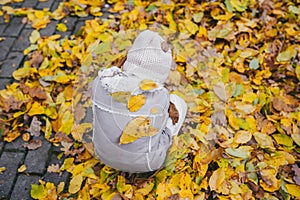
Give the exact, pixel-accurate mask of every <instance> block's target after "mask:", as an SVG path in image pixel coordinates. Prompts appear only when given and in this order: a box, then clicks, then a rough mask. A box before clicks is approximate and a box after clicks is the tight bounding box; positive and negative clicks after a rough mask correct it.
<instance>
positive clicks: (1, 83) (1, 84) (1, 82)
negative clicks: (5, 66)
mask: <svg viewBox="0 0 300 200" xmlns="http://www.w3.org/2000/svg"><path fill="white" fill-rule="evenodd" d="M11 82H12V80H11V78H0V90H3V89H5V88H6V86H7V85H9V84H11Z"/></svg>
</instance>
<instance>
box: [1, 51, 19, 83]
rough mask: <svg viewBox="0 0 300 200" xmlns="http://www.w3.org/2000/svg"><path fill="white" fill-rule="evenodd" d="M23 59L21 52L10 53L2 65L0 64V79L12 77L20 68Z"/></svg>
mask: <svg viewBox="0 0 300 200" xmlns="http://www.w3.org/2000/svg"><path fill="white" fill-rule="evenodd" d="M23 57H24V56H23V53H21V52H10V53H9V54H8V56H7V58H6V60H5V61H4V62H3V64H0V77H12V74H13V72H14V71H15V70H16V69H17V68H18V67H19V66H20V64H21V62H22V60H23Z"/></svg>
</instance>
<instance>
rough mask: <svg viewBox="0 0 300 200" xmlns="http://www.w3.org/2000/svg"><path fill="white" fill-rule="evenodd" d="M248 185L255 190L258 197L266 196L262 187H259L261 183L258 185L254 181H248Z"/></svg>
mask: <svg viewBox="0 0 300 200" xmlns="http://www.w3.org/2000/svg"><path fill="white" fill-rule="evenodd" d="M247 185H248V187H249V188H250V189H251V190H252V191H253V193H254V195H255V197H256V198H258V199H262V198H264V196H265V192H264V190H263V189H262V188H261V187H259V185H256V184H255V183H253V182H252V181H248V182H247Z"/></svg>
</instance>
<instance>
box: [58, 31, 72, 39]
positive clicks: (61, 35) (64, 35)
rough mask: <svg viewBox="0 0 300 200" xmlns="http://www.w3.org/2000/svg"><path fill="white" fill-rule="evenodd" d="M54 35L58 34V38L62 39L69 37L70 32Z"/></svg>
mask: <svg viewBox="0 0 300 200" xmlns="http://www.w3.org/2000/svg"><path fill="white" fill-rule="evenodd" d="M56 34H59V35H60V38H61V39H63V38H65V37H69V36H70V35H71V32H70V31H66V32H59V31H58V32H56Z"/></svg>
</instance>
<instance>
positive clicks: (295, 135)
mask: <svg viewBox="0 0 300 200" xmlns="http://www.w3.org/2000/svg"><path fill="white" fill-rule="evenodd" d="M291 136H292V139H293V140H294V142H295V143H296V144H297V145H298V146H300V134H299V133H293V134H292V135H291Z"/></svg>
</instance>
